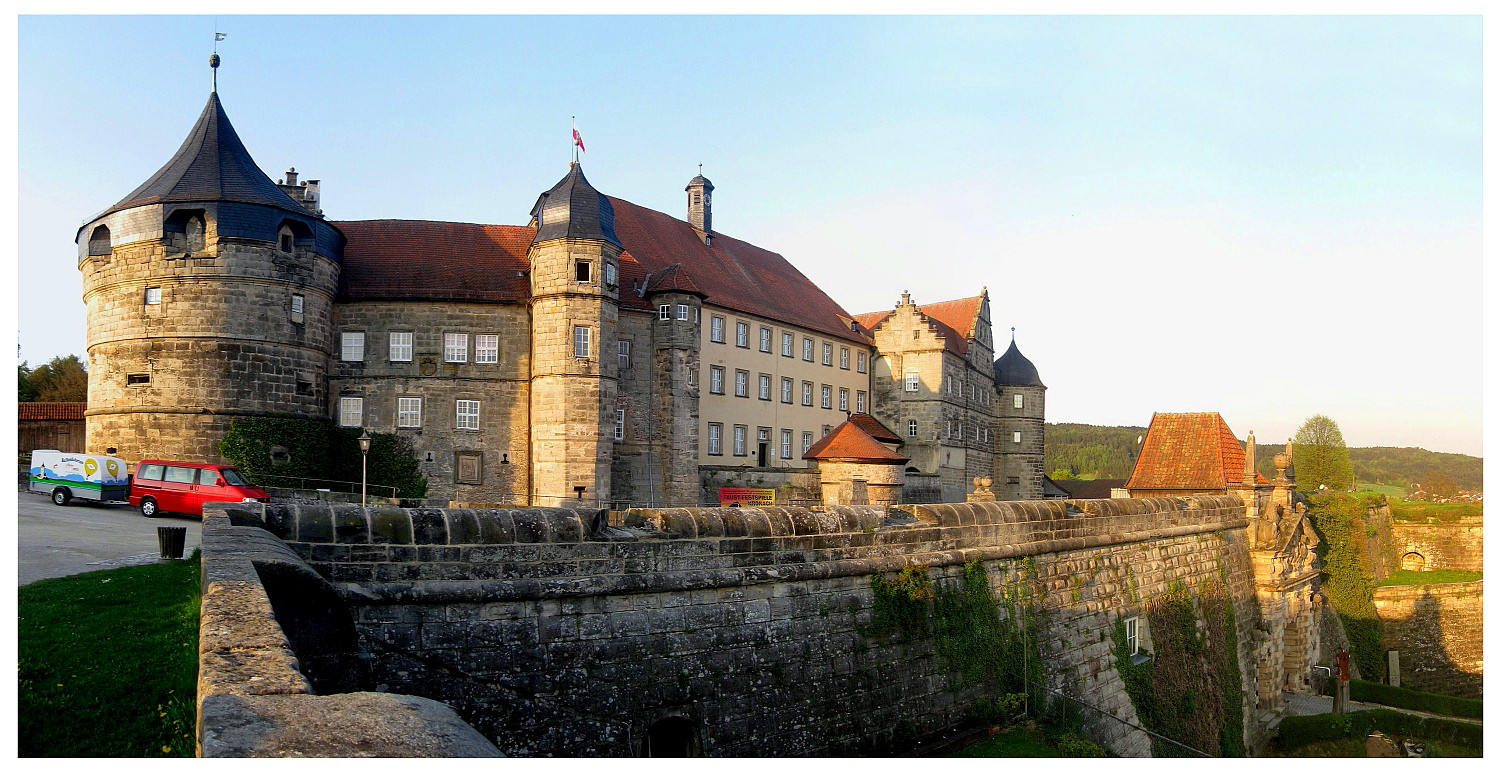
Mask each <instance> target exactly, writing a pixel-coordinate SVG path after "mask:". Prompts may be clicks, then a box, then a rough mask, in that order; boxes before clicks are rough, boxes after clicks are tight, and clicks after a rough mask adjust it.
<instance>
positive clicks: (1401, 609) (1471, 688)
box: [1375, 581, 1484, 698]
mask: <svg viewBox="0 0 1500 777" xmlns="http://www.w3.org/2000/svg"><path fill="white" fill-rule="evenodd" d="M1375 613H1376V615H1378V616H1379V617H1380V629H1381V635H1382V637H1383V638H1384V641H1385V646H1386V648H1387V649H1389V650H1399V651H1400V652H1401V685H1402V686H1403V687H1406V688H1415V689H1416V690H1419V691H1428V692H1431V693H1446V694H1451V695H1454V696H1471V697H1476V698H1477V697H1478V696H1480V695H1481V694H1482V693H1483V691H1484V582H1483V581H1479V582H1474V583H1442V584H1436V585H1401V586H1382V587H1380V588H1377V589H1375Z"/></svg>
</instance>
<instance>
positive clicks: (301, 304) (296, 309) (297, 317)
mask: <svg viewBox="0 0 1500 777" xmlns="http://www.w3.org/2000/svg"><path fill="white" fill-rule="evenodd" d="M306 308H307V298H306V297H303V296H302V295H301V294H293V295H292V323H293V324H300V323H302V321H303V318H302V316H303V311H304V310H306Z"/></svg>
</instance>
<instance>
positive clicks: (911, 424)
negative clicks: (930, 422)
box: [906, 421, 917, 437]
mask: <svg viewBox="0 0 1500 777" xmlns="http://www.w3.org/2000/svg"><path fill="white" fill-rule="evenodd" d="M906 436H907V437H916V436H917V422H916V421H907V422H906Z"/></svg>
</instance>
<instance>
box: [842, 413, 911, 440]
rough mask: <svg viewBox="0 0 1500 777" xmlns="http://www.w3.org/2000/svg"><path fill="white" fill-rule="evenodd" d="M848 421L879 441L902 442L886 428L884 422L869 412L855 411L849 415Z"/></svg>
mask: <svg viewBox="0 0 1500 777" xmlns="http://www.w3.org/2000/svg"><path fill="white" fill-rule="evenodd" d="M849 422H850V423H852V424H854V425H855V426H858V427H859V428H860V429H861V430H863V431H864V433H865V434H868V435H870V436H871V437H873V438H875V440H877V441H879V442H884V443H894V444H897V445H899V444H900V443H901V442H902V440H901V438H900V437H899V436H897V434H896V433H895V432H893V431H891V430H890V429H888V428H886V425H885V424H883V423H881V422H880V421H879V420H877V419H876V418H875V416H872V415H870V414H869V413H855V414H854V415H851V416H849Z"/></svg>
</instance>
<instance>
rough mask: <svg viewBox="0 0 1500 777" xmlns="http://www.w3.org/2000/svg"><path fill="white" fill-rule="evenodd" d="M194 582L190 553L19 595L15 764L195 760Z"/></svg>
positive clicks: (40, 584) (34, 586) (43, 583)
mask: <svg viewBox="0 0 1500 777" xmlns="http://www.w3.org/2000/svg"><path fill="white" fill-rule="evenodd" d="M198 579H199V576H198V558H197V554H196V553H195V554H194V556H193V558H191V559H187V560H184V561H173V562H163V563H157V564H146V565H143V566H135V567H123V568H120V569H109V570H102V571H99V572H87V573H85V574H81V575H73V576H72V577H64V578H59V579H55V580H40V581H37V582H35V583H31V584H30V585H23V586H21V587H20V589H19V592H18V594H17V608H16V609H17V621H18V628H17V652H18V657H19V679H18V694H17V695H18V697H19V698H18V701H17V707H18V712H19V715H18V726H17V728H18V734H19V754H20V755H21V756H23V757H52V756H63V757H141V756H168V757H171V756H186V757H192V756H193V751H194V740H195V738H196V737H195V731H194V719H195V717H196V712H195V707H196V703H197V702H196V696H197V682H198V604H199V593H198Z"/></svg>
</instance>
